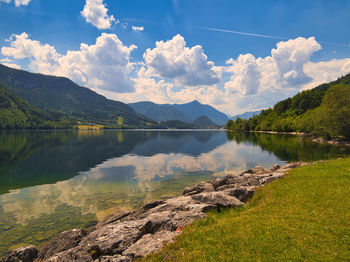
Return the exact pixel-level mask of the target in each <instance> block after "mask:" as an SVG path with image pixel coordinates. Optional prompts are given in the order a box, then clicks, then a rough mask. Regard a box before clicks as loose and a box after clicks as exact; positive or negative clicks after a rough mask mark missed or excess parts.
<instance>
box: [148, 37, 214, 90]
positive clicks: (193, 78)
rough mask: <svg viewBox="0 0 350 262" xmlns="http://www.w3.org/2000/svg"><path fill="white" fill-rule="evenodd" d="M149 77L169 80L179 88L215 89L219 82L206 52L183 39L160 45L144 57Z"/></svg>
mask: <svg viewBox="0 0 350 262" xmlns="http://www.w3.org/2000/svg"><path fill="white" fill-rule="evenodd" d="M143 58H144V62H145V65H146V66H147V73H148V74H149V75H150V76H156V77H161V78H166V79H173V80H174V81H175V83H176V84H178V85H185V86H198V85H213V84H216V83H218V82H219V77H218V76H217V74H216V72H215V71H214V63H213V62H211V61H208V58H207V56H206V55H205V54H204V51H203V48H202V47H201V46H200V45H196V46H194V47H192V48H189V47H187V46H186V42H185V39H184V38H183V37H182V36H181V35H176V36H174V37H173V38H172V39H171V40H168V41H166V42H164V41H157V42H156V47H155V48H153V49H147V50H146V52H145V53H144V54H143Z"/></svg>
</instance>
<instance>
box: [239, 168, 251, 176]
mask: <svg viewBox="0 0 350 262" xmlns="http://www.w3.org/2000/svg"><path fill="white" fill-rule="evenodd" d="M253 173H254V172H253V170H251V169H247V170H245V171H243V172H242V173H241V174H239V176H243V175H245V174H253Z"/></svg>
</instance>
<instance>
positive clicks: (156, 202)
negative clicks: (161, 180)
mask: <svg viewBox="0 0 350 262" xmlns="http://www.w3.org/2000/svg"><path fill="white" fill-rule="evenodd" d="M164 203H165V202H164V201H162V200H157V201H154V202H151V203H147V204H145V205H144V206H143V207H142V208H143V210H148V209H151V208H154V207H156V206H159V205H162V204H164Z"/></svg>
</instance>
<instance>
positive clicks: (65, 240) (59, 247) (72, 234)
mask: <svg viewBox="0 0 350 262" xmlns="http://www.w3.org/2000/svg"><path fill="white" fill-rule="evenodd" d="M86 235H87V232H86V231H85V230H82V229H73V230H70V231H65V232H62V233H61V234H59V235H58V236H57V237H56V238H55V239H53V240H51V241H50V242H49V243H48V244H46V245H45V246H44V247H43V248H42V249H41V250H40V252H39V254H38V260H39V261H42V260H45V259H47V258H49V257H52V256H53V255H54V254H57V253H59V252H62V251H65V250H68V249H71V248H73V247H76V246H77V245H78V244H79V243H80V241H81V240H82V238H83V237H85V236H86Z"/></svg>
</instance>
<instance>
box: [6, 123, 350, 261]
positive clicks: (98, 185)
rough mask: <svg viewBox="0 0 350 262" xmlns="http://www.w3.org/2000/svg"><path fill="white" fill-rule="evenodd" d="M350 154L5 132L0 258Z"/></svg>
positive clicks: (206, 135)
mask: <svg viewBox="0 0 350 262" xmlns="http://www.w3.org/2000/svg"><path fill="white" fill-rule="evenodd" d="M346 155H350V148H346V147H340V146H331V145H324V144H316V143H313V142H310V141H307V140H305V139H303V138H302V137H300V136H291V135H273V134H254V133H232V132H225V131H222V130H221V131H219V130H216V131H215V130H207V131H159V130H158V131H136V130H131V131H119V130H110V131H33V132H30V131H28V132H1V133H0V257H1V256H3V255H4V254H6V253H7V252H9V251H10V250H12V249H14V248H17V247H20V246H24V245H29V244H34V245H37V246H40V244H42V243H45V242H46V241H48V240H50V239H52V238H53V237H55V236H56V235H57V234H58V233H60V232H62V231H64V230H69V229H73V228H82V227H84V228H87V227H90V226H92V225H95V224H96V223H97V222H98V221H99V220H101V219H103V218H104V217H106V216H107V215H109V214H111V213H113V212H115V211H117V210H133V209H136V208H138V207H140V206H142V205H143V204H144V203H145V202H150V201H153V200H156V199H162V198H168V197H172V196H176V195H179V194H181V192H182V190H183V188H184V187H185V186H188V185H190V184H194V183H196V182H199V181H203V180H208V179H210V178H213V177H221V176H224V175H226V174H228V173H238V172H240V171H242V170H244V169H247V168H252V167H254V166H256V165H261V166H263V167H270V166H271V165H273V164H274V163H280V164H284V163H287V162H293V161H313V160H320V159H330V158H337V157H342V156H346Z"/></svg>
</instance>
